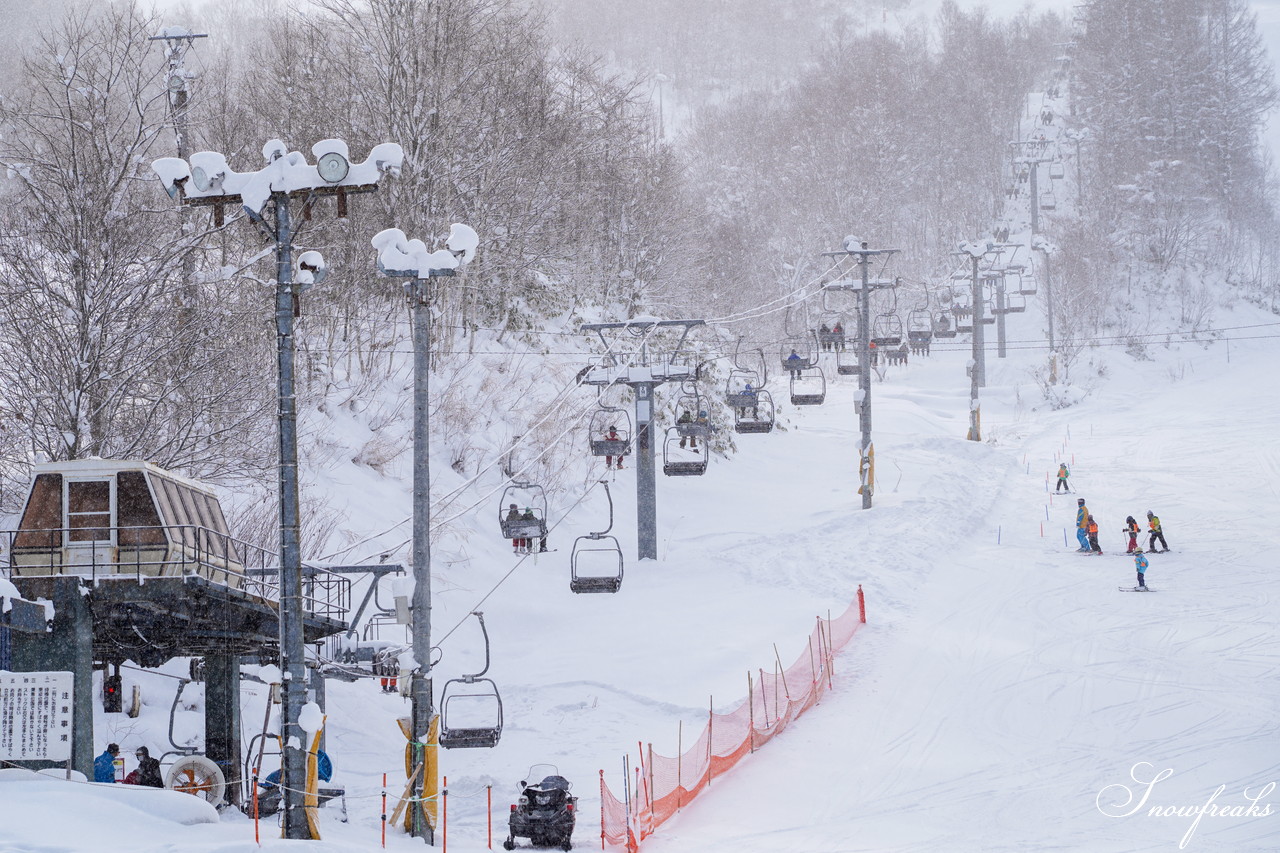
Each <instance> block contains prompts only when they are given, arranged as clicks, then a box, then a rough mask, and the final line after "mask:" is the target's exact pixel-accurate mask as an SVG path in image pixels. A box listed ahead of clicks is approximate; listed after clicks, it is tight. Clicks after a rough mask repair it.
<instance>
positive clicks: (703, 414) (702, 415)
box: [698, 409, 707, 418]
mask: <svg viewBox="0 0 1280 853" xmlns="http://www.w3.org/2000/svg"><path fill="white" fill-rule="evenodd" d="M706 416H707V410H706V409H699V410H698V417H700V418H705V417H706Z"/></svg>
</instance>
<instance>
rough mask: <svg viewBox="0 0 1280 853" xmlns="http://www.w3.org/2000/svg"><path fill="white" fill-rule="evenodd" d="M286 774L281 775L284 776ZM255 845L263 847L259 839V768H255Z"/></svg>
mask: <svg viewBox="0 0 1280 853" xmlns="http://www.w3.org/2000/svg"><path fill="white" fill-rule="evenodd" d="M283 775H284V774H281V776H283ZM253 843H254V844H256V845H258V846H259V847H261V846H262V839H260V838H259V837H258V768H256V767H255V768H253Z"/></svg>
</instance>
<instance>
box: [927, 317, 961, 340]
mask: <svg viewBox="0 0 1280 853" xmlns="http://www.w3.org/2000/svg"><path fill="white" fill-rule="evenodd" d="M933 336H934V337H935V338H948V339H950V338H954V337H955V336H956V322H955V319H954V315H953V314H952V313H951V312H950V311H939V312H938V316H936V317H934V318H933Z"/></svg>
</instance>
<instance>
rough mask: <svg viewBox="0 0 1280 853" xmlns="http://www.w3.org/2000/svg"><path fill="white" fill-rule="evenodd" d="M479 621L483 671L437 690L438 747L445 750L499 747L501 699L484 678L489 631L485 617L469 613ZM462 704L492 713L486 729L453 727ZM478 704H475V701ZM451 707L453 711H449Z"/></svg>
mask: <svg viewBox="0 0 1280 853" xmlns="http://www.w3.org/2000/svg"><path fill="white" fill-rule="evenodd" d="M472 615H473V616H475V617H476V618H477V619H479V620H480V630H481V631H482V632H484V669H482V670H480V671H479V672H477V673H475V674H473V675H462V676H459V677H458V678H451V679H449V680H448V681H446V682H445V683H444V687H443V688H441V690H440V738H439V740H440V746H442V747H444V748H445V749H484V748H491V747H495V746H497V745H498V740H499V739H500V738H501V737H502V696H501V695H499V693H498V685H497V684H495V683H494V681H493V679H492V678H485V677H484V674H485V673H486V672H488V671H489V630H488V629H487V628H485V625H484V614H483V613H481V612H480V611H478V610H477V611H474V612H473V613H472ZM459 700H464V702H463V704H480V705H487V706H489V708H491V709H492V714H491V716H490V717H489V719H487V720H485V723H486V724H485V725H454V723H456V722H457V716H458V709H459V708H461V707H463V704H459ZM476 700H478V702H477V701H476ZM450 707H452V708H453V710H452V711H450Z"/></svg>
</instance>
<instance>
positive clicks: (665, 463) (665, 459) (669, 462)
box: [662, 427, 711, 477]
mask: <svg viewBox="0 0 1280 853" xmlns="http://www.w3.org/2000/svg"><path fill="white" fill-rule="evenodd" d="M681 439H689V440H690V441H691V442H692V441H697V438H695V437H693V436H682V435H680V431H679V430H678V429H676V428H675V427H670V428H669V429H668V430H667V432H666V438H665V439H664V441H663V443H662V473H663V474H666V475H667V476H668V477H698V476H701V475H703V474H705V473H707V462H708V461H710V459H711V449H710V448H709V447H708V444H707V440H706V439H705V438H703V440H702V443H701V444H699V445H698V446H697V447H696V448H695V447H689V448H688V449H687V450H686V449H685V448H683V447H681V446H680V441H681Z"/></svg>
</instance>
